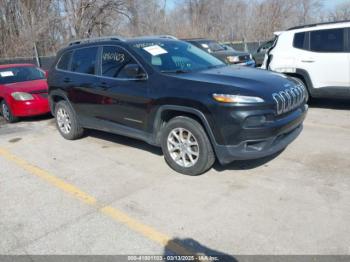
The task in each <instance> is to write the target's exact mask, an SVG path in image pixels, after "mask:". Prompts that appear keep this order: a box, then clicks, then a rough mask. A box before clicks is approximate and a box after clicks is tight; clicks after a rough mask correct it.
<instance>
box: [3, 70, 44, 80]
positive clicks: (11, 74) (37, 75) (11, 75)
mask: <svg viewBox="0 0 350 262" xmlns="http://www.w3.org/2000/svg"><path fill="white" fill-rule="evenodd" d="M38 79H45V73H44V72H43V71H42V70H40V69H38V68H36V67H34V66H23V67H10V68H2V69H0V84H11V83H17V82H25V81H32V80H38Z"/></svg>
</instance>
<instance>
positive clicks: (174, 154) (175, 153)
mask: <svg viewBox="0 0 350 262" xmlns="http://www.w3.org/2000/svg"><path fill="white" fill-rule="evenodd" d="M167 147H168V151H169V154H170V156H171V158H172V159H173V160H174V161H175V162H176V163H177V164H178V165H179V166H181V167H186V168H188V167H192V166H194V165H195V164H196V163H197V161H198V158H199V145H198V142H197V139H196V138H195V136H194V135H193V134H192V133H191V132H190V131H189V130H187V129H185V128H175V129H173V130H172V131H171V132H170V133H169V135H168V139H167Z"/></svg>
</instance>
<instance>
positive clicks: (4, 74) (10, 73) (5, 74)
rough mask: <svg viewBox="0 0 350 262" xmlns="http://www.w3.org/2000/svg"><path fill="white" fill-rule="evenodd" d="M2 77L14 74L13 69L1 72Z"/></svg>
mask: <svg viewBox="0 0 350 262" xmlns="http://www.w3.org/2000/svg"><path fill="white" fill-rule="evenodd" d="M0 75H1V77H9V76H14V74H13V72H12V71H4V72H0Z"/></svg>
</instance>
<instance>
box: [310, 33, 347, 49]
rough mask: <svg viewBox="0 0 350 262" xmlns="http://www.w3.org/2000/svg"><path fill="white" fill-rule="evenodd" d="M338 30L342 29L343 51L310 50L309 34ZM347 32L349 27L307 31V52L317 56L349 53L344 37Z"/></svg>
mask: <svg viewBox="0 0 350 262" xmlns="http://www.w3.org/2000/svg"><path fill="white" fill-rule="evenodd" d="M338 29H342V30H343V47H344V50H343V51H333V52H330V51H315V50H311V33H312V32H317V31H327V30H338ZM347 30H349V27H336V28H327V29H318V30H311V31H308V35H309V41H308V42H309V46H308V51H310V52H313V53H318V54H341V53H349V50H347V39H346V38H345V37H346V31H347Z"/></svg>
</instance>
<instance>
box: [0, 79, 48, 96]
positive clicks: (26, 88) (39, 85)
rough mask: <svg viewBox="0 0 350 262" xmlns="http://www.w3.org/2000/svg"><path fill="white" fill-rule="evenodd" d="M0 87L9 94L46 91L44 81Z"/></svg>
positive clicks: (46, 87)
mask: <svg viewBox="0 0 350 262" xmlns="http://www.w3.org/2000/svg"><path fill="white" fill-rule="evenodd" d="M2 86H3V87H4V88H5V90H8V91H11V92H26V93H30V92H35V91H40V90H48V86H47V82H46V79H39V80H32V81H25V82H17V83H11V84H3V85H2Z"/></svg>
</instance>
